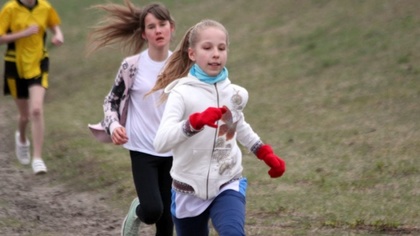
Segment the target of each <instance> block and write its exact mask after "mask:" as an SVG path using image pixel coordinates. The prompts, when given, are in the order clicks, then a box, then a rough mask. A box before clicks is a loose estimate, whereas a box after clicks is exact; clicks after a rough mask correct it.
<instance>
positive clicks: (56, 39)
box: [51, 35, 64, 46]
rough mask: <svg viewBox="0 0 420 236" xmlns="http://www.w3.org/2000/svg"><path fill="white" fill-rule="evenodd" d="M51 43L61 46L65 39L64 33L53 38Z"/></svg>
mask: <svg viewBox="0 0 420 236" xmlns="http://www.w3.org/2000/svg"><path fill="white" fill-rule="evenodd" d="M51 43H52V44H54V45H55V46H61V45H62V44H63V43H64V39H63V36H62V35H55V36H54V37H52V38H51Z"/></svg>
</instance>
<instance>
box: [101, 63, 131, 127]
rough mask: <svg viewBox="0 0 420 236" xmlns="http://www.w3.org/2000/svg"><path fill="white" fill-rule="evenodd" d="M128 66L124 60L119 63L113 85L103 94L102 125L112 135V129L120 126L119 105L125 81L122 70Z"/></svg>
mask: <svg viewBox="0 0 420 236" xmlns="http://www.w3.org/2000/svg"><path fill="white" fill-rule="evenodd" d="M127 67H128V63H127V62H126V61H125V60H124V61H123V62H122V63H121V66H120V68H119V69H118V73H117V75H116V76H115V81H114V85H113V86H112V88H111V90H110V91H109V93H108V94H107V95H106V96H105V100H104V104H103V109H104V120H103V122H104V127H105V131H106V132H107V133H108V134H109V135H112V132H113V131H114V129H116V128H118V127H122V125H121V124H120V116H121V114H119V111H120V105H121V101H122V99H123V95H124V91H125V86H126V85H125V82H124V78H123V70H124V68H127Z"/></svg>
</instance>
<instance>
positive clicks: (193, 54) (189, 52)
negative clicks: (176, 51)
mask: <svg viewBox="0 0 420 236" xmlns="http://www.w3.org/2000/svg"><path fill="white" fill-rule="evenodd" d="M188 57H189V58H190V60H191V61H195V52H194V50H193V49H192V48H188Z"/></svg>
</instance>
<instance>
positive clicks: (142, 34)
mask: <svg viewBox="0 0 420 236" xmlns="http://www.w3.org/2000/svg"><path fill="white" fill-rule="evenodd" d="M141 38H142V39H143V40H145V41H147V38H146V34H145V33H144V32H142V33H141Z"/></svg>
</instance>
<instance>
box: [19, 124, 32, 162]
mask: <svg viewBox="0 0 420 236" xmlns="http://www.w3.org/2000/svg"><path fill="white" fill-rule="evenodd" d="M30 147H31V143H30V142H29V140H28V139H26V142H25V143H21V142H20V133H19V131H16V133H15V148H16V157H17V159H18V160H19V162H20V163H21V164H22V165H28V164H29V163H31V153H30Z"/></svg>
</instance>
